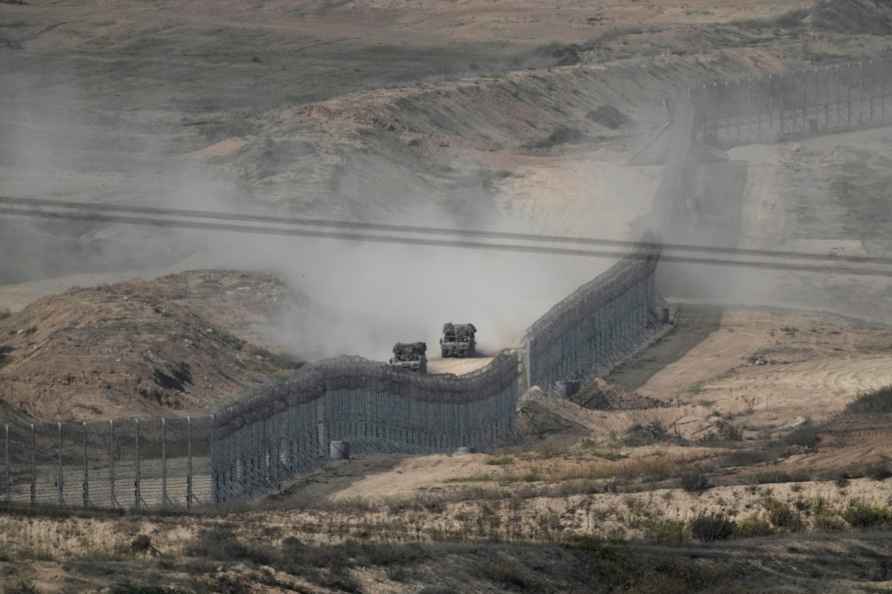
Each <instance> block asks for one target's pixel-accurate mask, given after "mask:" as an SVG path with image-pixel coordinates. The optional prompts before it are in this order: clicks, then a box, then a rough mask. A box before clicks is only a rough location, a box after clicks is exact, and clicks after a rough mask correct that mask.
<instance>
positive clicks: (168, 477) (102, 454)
mask: <svg viewBox="0 0 892 594" xmlns="http://www.w3.org/2000/svg"><path fill="white" fill-rule="evenodd" d="M210 420H211V417H199V418H190V417H185V418H182V417H180V418H171V419H158V418H155V419H129V420H123V421H108V422H97V423H41V424H33V425H29V426H21V425H15V426H10V425H6V426H4V427H3V431H2V434H0V437H2V439H3V475H2V477H0V501H2V502H3V503H6V504H9V505H27V506H39V505H52V506H61V507H83V508H125V509H136V510H139V509H164V508H170V507H177V508H184V509H190V508H191V507H192V506H193V505H196V504H203V503H209V502H210V501H211V500H212V493H211V484H210V469H209V465H208V453H209V444H210V441H209V436H210V434H211V431H210V428H211V424H210Z"/></svg>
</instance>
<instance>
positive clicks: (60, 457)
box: [57, 423, 65, 505]
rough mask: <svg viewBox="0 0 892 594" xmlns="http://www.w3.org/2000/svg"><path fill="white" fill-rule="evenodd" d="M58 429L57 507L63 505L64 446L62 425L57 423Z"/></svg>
mask: <svg viewBox="0 0 892 594" xmlns="http://www.w3.org/2000/svg"><path fill="white" fill-rule="evenodd" d="M57 426H58V428H59V444H58V447H59V479H58V481H59V505H65V475H64V474H63V473H64V470H63V468H62V447H63V446H64V443H63V441H62V440H63V437H62V423H57Z"/></svg>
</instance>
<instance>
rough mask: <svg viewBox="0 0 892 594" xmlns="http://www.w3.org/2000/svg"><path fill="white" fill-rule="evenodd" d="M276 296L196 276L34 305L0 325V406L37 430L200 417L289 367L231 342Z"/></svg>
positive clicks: (249, 284)
mask: <svg viewBox="0 0 892 594" xmlns="http://www.w3.org/2000/svg"><path fill="white" fill-rule="evenodd" d="M286 290H287V289H285V288H284V286H283V285H282V284H281V283H280V282H279V281H276V280H275V279H274V278H273V277H270V276H269V275H262V274H256V275H253V274H247V273H229V272H207V271H202V272H190V273H182V274H177V275H171V276H169V277H163V278H162V279H159V280H158V281H133V282H126V283H120V284H115V285H106V286H100V287H95V288H89V289H78V288H75V289H71V290H69V291H67V292H65V293H62V294H60V295H56V296H51V297H45V298H42V299H39V300H37V301H35V302H34V303H32V304H31V305H29V306H28V307H26V308H25V309H24V310H22V311H21V312H18V313H16V314H13V315H11V316H10V317H8V318H6V319H4V320H2V321H0V352H2V353H3V356H2V359H0V399H2V400H3V401H5V403H6V404H8V405H11V406H13V407H15V408H16V409H18V410H19V411H20V412H23V413H26V414H28V415H30V416H32V417H35V418H38V419H42V420H56V419H65V420H72V419H77V420H89V419H98V418H114V417H123V416H131V415H134V414H137V415H162V414H168V415H169V414H188V413H190V412H198V411H202V413H203V412H204V411H206V410H207V409H208V408H210V407H213V406H215V405H219V404H221V403H223V402H226V401H229V400H232V399H235V398H237V397H239V396H241V395H242V394H243V393H244V391H245V390H246V389H249V388H251V387H252V386H257V385H260V384H262V383H265V382H267V381H269V380H270V379H271V378H272V377H274V376H275V375H276V374H277V373H279V372H282V371H285V370H288V369H291V368H294V367H295V366H297V365H298V363H297V362H295V361H293V360H291V359H289V358H287V357H284V356H281V355H277V354H274V353H272V352H270V351H268V350H266V349H264V348H261V347H258V346H255V345H254V344H252V343H250V342H247V341H245V340H244V339H243V338H240V337H239V336H237V335H236V334H240V335H243V336H252V335H258V334H256V323H257V322H258V321H259V320H261V319H262V318H263V317H264V316H265V315H272V313H273V312H272V309H271V305H270V304H271V303H273V302H274V301H276V300H278V299H281V297H282V294H283V293H284V292H285V291H286ZM233 312H235V313H233ZM252 316H253V319H252Z"/></svg>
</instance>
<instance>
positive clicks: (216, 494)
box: [208, 415, 220, 505]
mask: <svg viewBox="0 0 892 594" xmlns="http://www.w3.org/2000/svg"><path fill="white" fill-rule="evenodd" d="M216 425H217V415H211V427H210V429H209V430H208V466H209V468H208V470H209V471H210V475H211V502H212V503H213V504H214V505H218V504H219V503H220V485H219V484H217V482H218V477H217V463H216V461H215V460H214V453H215V452H214V437H215V436H214V433H215V432H216Z"/></svg>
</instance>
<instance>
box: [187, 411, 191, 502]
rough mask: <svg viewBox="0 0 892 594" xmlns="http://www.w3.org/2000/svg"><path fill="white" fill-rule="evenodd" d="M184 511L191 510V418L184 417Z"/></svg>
mask: <svg viewBox="0 0 892 594" xmlns="http://www.w3.org/2000/svg"><path fill="white" fill-rule="evenodd" d="M186 509H187V510H190V509H192V417H186Z"/></svg>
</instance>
